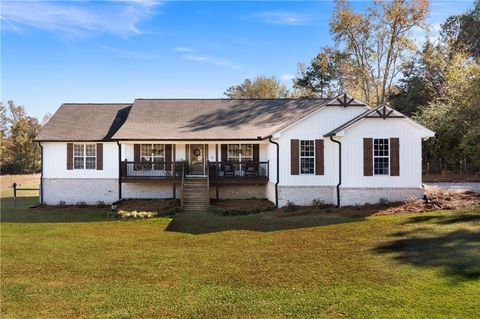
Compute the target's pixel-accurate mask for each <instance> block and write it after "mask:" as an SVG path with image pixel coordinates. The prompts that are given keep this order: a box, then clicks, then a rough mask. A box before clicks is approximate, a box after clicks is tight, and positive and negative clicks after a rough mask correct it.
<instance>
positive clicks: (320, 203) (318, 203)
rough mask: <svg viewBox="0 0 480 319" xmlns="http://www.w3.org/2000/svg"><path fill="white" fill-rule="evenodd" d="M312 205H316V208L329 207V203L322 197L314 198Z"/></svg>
mask: <svg viewBox="0 0 480 319" xmlns="http://www.w3.org/2000/svg"><path fill="white" fill-rule="evenodd" d="M312 206H313V207H315V208H320V209H321V208H327V206H328V205H327V203H325V201H324V200H323V199H320V198H314V199H313V200H312Z"/></svg>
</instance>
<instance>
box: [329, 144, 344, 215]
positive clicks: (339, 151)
mask: <svg viewBox="0 0 480 319" xmlns="http://www.w3.org/2000/svg"><path fill="white" fill-rule="evenodd" d="M333 136H334V135H330V140H331V141H332V142H334V143H337V144H338V184H337V208H338V207H340V185H342V143H340V141H337V140H334V139H333Z"/></svg>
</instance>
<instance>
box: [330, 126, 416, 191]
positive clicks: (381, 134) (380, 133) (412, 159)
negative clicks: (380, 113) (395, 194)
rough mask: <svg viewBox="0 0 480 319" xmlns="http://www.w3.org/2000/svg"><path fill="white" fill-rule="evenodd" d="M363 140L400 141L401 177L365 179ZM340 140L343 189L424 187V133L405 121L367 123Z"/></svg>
mask: <svg viewBox="0 0 480 319" xmlns="http://www.w3.org/2000/svg"><path fill="white" fill-rule="evenodd" d="M364 138H372V139H375V138H388V139H390V138H398V139H399V168H400V175H399V176H390V175H373V176H364V161H363V159H364V156H363V152H364V144H363V143H364V142H363V139H364ZM338 139H339V140H340V141H341V142H342V187H385V188H395V187H421V184H422V167H421V166H422V142H421V141H422V138H421V132H420V131H419V130H418V129H416V128H415V127H413V126H412V125H411V124H409V123H408V122H407V121H406V120H404V119H386V120H383V119H364V120H362V121H361V122H359V123H357V124H356V125H354V126H352V127H350V128H348V129H347V130H346V131H345V136H343V137H341V138H338ZM390 143H391V141H390ZM390 147H391V145H390ZM390 165H391V163H390Z"/></svg>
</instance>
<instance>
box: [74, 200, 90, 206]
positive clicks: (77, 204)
mask: <svg viewBox="0 0 480 319" xmlns="http://www.w3.org/2000/svg"><path fill="white" fill-rule="evenodd" d="M75 206H77V207H79V208H85V207H87V203H86V202H83V201H81V202H76V203H75Z"/></svg>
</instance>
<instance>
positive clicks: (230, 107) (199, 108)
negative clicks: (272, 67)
mask: <svg viewBox="0 0 480 319" xmlns="http://www.w3.org/2000/svg"><path fill="white" fill-rule="evenodd" d="M327 101H329V99H275V100H269V99H244V100H235V99H200V100H199V99H137V100H135V102H134V104H133V106H132V108H131V110H130V113H129V115H128V118H127V120H126V121H125V123H124V124H123V125H122V127H121V128H120V129H119V130H118V131H117V132H116V133H115V134H114V135H113V139H121V140H135V139H142V140H149V139H151V140H159V139H165V140H182V139H183V140H194V139H211V140H213V139H256V138H258V137H259V136H260V137H262V138H265V137H268V136H269V135H271V134H273V133H275V132H277V131H279V130H281V129H282V128H284V127H286V126H288V125H290V124H292V123H294V122H296V121H298V120H300V119H301V118H303V117H304V116H306V115H307V114H310V113H311V112H313V111H315V110H317V109H318V108H319V107H321V106H322V105H324V104H325V103H326V102H327Z"/></svg>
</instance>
